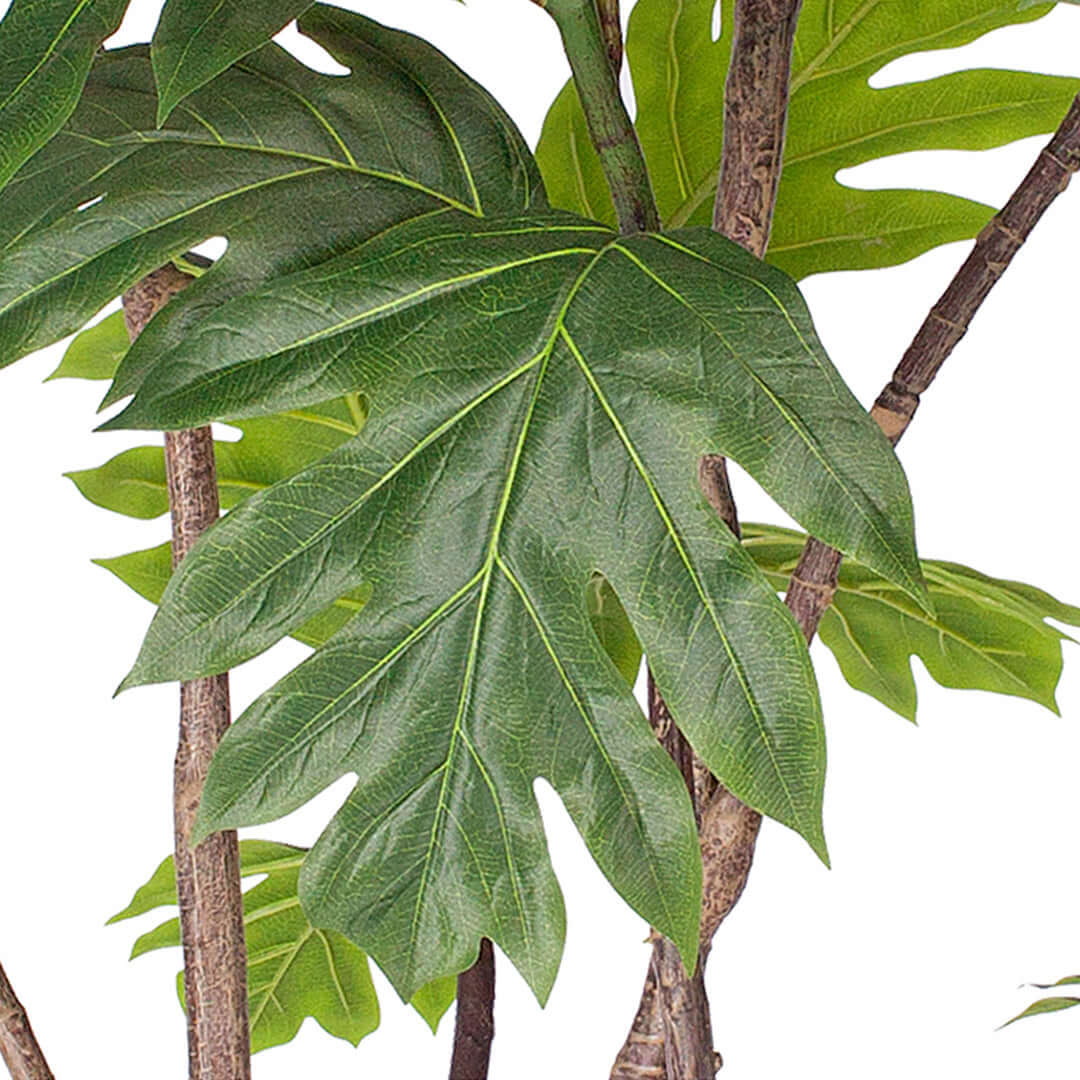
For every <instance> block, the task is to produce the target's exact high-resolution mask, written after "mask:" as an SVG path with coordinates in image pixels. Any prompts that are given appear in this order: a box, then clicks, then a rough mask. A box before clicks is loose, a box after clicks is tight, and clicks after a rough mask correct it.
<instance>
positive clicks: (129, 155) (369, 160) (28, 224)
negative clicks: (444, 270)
mask: <svg viewBox="0 0 1080 1080" xmlns="http://www.w3.org/2000/svg"><path fill="white" fill-rule="evenodd" d="M301 29H302V30H303V31H304V32H305V33H307V34H309V35H310V36H311V37H312V38H313V39H315V40H316V41H318V42H319V44H321V45H322V46H324V47H325V48H326V49H327V50H328V51H329V52H330V53H332V54H333V55H334V56H335V58H336V59H338V60H339V61H340V62H341V63H343V64H345V65H346V66H348V67H349V68H350V69H351V74H350V75H348V76H342V77H337V76H327V75H320V74H318V73H316V72H314V71H312V70H310V69H309V68H306V67H305V66H304V65H303V64H301V63H300V62H299V61H297V60H295V59H293V58H292V57H291V56H289V54H288V53H286V52H285V51H284V50H282V49H280V48H278V47H277V46H276V45H273V44H271V45H267V46H265V47H264V48H262V49H259V50H258V51H257V52H255V53H252V54H251V55H250V56H248V57H247V58H246V59H244V60H243V61H242V62H240V63H239V64H237V65H235V66H234V67H233V68H231V69H229V70H228V71H227V72H225V73H223V74H222V75H220V76H219V77H218V78H216V79H215V80H214V81H213V82H212V83H211V84H209V85H208V86H206V87H204V88H203V89H202V90H200V91H197V92H196V93H194V94H192V95H191V96H190V97H189V98H187V99H186V100H185V101H184V102H182V103H181V105H180V106H178V107H177V108H176V110H175V111H174V112H173V114H172V116H171V117H170V119H169V121H168V123H167V124H166V125H165V126H164V127H163V128H161V129H160V130H158V129H157V128H156V126H155V109H156V94H155V92H154V83H153V77H152V74H151V70H150V61H149V57H148V55H147V50H146V48H145V47H133V48H130V49H121V50H116V51H114V52H109V53H106V54H105V55H104V56H102V57H100V58H99V59H98V61H97V62H96V64H95V66H94V70H93V71H92V73H91V75H90V78H89V79H88V81H87V86H86V91H85V93H84V96H83V100H82V101H81V103H80V105H79V107H78V109H77V110H76V112H75V113H74V115H73V116H72V118H71V120H70V121H69V122H68V124H67V125H66V126H65V127H64V129H63V130H62V131H61V132H60V133H58V134H57V135H56V136H55V137H54V138H53V139H52V140H51V141H50V142H49V143H48V144H47V145H46V146H45V147H44V148H43V149H42V150H41V151H40V152H39V153H38V154H36V155H35V156H34V158H32V159H31V160H30V161H29V162H28V163H27V164H26V166H24V168H23V169H21V170H20V172H19V173H18V174H17V175H16V176H15V178H14V179H13V180H12V181H11V183H10V184H9V186H8V188H7V189H6V190H5V192H4V214H3V216H2V218H0V364H4V363H10V362H11V361H13V360H15V359H17V358H18V357H19V356H21V355H23V354H25V353H27V352H29V351H31V350H33V349H37V348H40V347H42V346H44V345H47V344H49V343H50V342H52V341H55V340H57V339H58V338H60V337H62V336H64V335H65V334H68V333H71V332H72V331H73V330H77V329H78V328H79V327H80V326H82V325H83V324H84V323H85V322H86V321H87V320H88V319H89V318H90V317H91V316H92V315H93V314H94V313H95V312H96V311H98V310H99V309H100V308H101V307H103V306H104V305H105V304H106V303H107V302H108V301H109V300H111V299H113V298H114V297H115V296H117V295H119V293H120V292H122V291H123V289H125V288H127V287H128V286H129V285H132V284H133V283H134V282H135V281H136V280H138V278H139V277H140V276H141V275H143V274H145V273H147V272H149V271H150V270H153V269H155V268H156V267H157V266H159V265H161V264H162V263H163V262H165V261H167V260H168V259H169V258H171V257H173V256H175V255H177V254H179V253H181V252H183V251H184V250H186V249H188V248H190V247H192V246H194V245H196V244H198V243H199V242H201V241H202V240H205V239H206V238H207V237H209V236H213V235H224V236H226V237H227V238H228V240H229V249H228V251H227V252H226V254H225V255H224V257H223V258H221V259H219V260H218V261H217V262H216V263H215V265H214V266H213V268H212V269H211V270H209V271H208V272H207V273H206V274H204V275H203V276H202V277H201V278H200V279H199V280H198V281H197V282H196V283H195V284H194V285H192V286H191V287H190V288H188V289H187V290H186V291H185V292H184V293H183V295H182V296H179V297H177V298H176V299H175V300H174V301H173V302H172V303H170V304H169V306H168V309H167V310H166V311H165V312H163V313H162V314H161V315H160V316H159V317H158V318H156V319H154V320H153V324H152V326H150V327H149V328H148V329H147V331H146V332H144V333H143V334H142V335H141V337H140V338H139V342H138V345H137V346H136V347H135V348H134V349H132V350H131V352H130V353H129V354H128V357H127V362H126V364H125V367H124V370H123V371H122V372H121V375H120V377H119V379H118V381H117V383H116V384H115V386H114V390H113V393H114V394H115V395H120V394H124V393H130V392H131V391H132V390H133V389H134V388H135V387H136V386H137V385H138V382H139V379H140V377H141V373H142V371H143V369H144V367H145V366H146V363H147V361H148V358H152V357H154V356H156V355H158V354H159V353H160V352H161V351H162V350H163V349H165V348H167V347H169V346H171V345H173V344H175V343H176V342H178V341H181V340H183V338H184V337H185V336H186V334H187V333H188V332H189V331H190V328H191V326H192V325H194V324H195V323H197V322H198V320H199V319H200V318H201V317H202V316H203V315H205V314H206V313H207V312H209V311H212V310H213V309H214V308H215V306H216V305H217V304H218V303H219V302H221V301H222V300H224V299H226V298H228V297H232V296H236V295H238V294H242V293H243V292H245V291H246V290H248V289H250V288H252V287H254V286H256V285H258V284H259V283H261V282H263V281H266V280H268V279H270V278H272V277H274V276H275V275H278V274H282V273H287V272H292V271H295V270H298V269H301V268H305V267H309V266H312V265H315V264H317V263H318V262H320V261H322V260H323V259H325V258H327V257H328V256H330V255H333V254H337V253H338V252H340V251H342V250H346V249H348V248H349V247H352V246H354V245H355V244H357V243H359V242H360V241H362V240H363V239H365V238H367V237H369V236H372V235H373V234H375V233H377V232H379V231H380V230H382V229H384V228H386V227H388V226H390V225H392V224H394V223H395V222H399V221H401V220H404V219H406V218H409V217H413V216H415V215H417V214H422V213H427V212H431V211H433V210H436V209H438V208H440V207H443V208H445V207H447V206H454V207H458V208H462V209H464V210H466V211H468V212H471V213H474V214H480V213H495V214H506V213H521V212H523V211H525V210H527V209H529V208H530V207H532V206H533V205H536V204H537V203H543V200H544V196H543V193H542V190H541V189H540V186H539V178H538V175H537V173H536V170H535V165H534V164H533V162H532V158H531V156H530V155H529V153H528V150H527V148H526V147H525V144H524V142H523V141H522V140H521V137H520V135H519V134H518V133H517V131H516V130H515V129H514V127H513V125H512V123H511V122H510V120H509V119H508V118H507V116H506V115H505V114H504V113H503V112H502V110H500V109H499V107H498V106H497V105H496V104H495V102H494V101H493V100H492V99H491V97H490V96H489V95H488V94H487V93H486V92H485V91H483V90H482V89H481V88H480V87H478V86H477V85H476V84H475V83H473V82H472V81H471V80H469V79H468V78H467V77H466V76H465V75H464V74H463V73H462V72H461V71H460V70H459V69H458V68H456V67H455V66H454V65H453V64H451V63H450V62H449V61H448V60H447V59H446V58H445V57H444V56H442V54H441V53H439V52H437V51H436V50H435V49H434V48H432V47H431V46H430V45H428V44H427V43H425V42H422V41H420V40H419V39H418V38H415V37H412V36H411V35H408V34H403V33H399V32H397V31H392V30H388V29H385V28H384V27H381V26H379V25H378V24H377V23H374V22H371V21H370V20H368V19H364V18H361V17H360V16H357V15H352V14H350V13H348V12H345V11H341V10H340V9H337V8H330V7H323V6H317V7H315V8H313V9H312V10H311V11H309V12H308V13H307V14H306V15H305V16H304V17H303V19H302V20H301ZM95 200H97V201H95ZM80 207H81V209H80Z"/></svg>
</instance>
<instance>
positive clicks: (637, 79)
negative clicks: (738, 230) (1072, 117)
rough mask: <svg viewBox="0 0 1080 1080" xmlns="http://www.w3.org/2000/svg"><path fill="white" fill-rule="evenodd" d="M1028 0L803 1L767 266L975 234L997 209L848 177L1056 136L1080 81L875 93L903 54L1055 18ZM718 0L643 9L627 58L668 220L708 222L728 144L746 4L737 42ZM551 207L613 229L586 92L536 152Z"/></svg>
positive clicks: (863, 259)
mask: <svg viewBox="0 0 1080 1080" xmlns="http://www.w3.org/2000/svg"><path fill="white" fill-rule="evenodd" d="M1051 7H1052V5H1048V4H1042V5H1039V6H1037V7H1035V8H1033V9H1032V10H1030V11H1024V12H1019V11H1018V10H1017V7H1016V0H990V2H988V0H927V2H920V3H918V4H910V3H906V4H902V3H886V2H883V0H805V2H804V4H803V7H802V14H801V15H800V18H799V27H798V33H797V36H796V39H795V50H794V57H793V62H792V78H791V88H792V94H791V107H790V114H789V119H788V134H787V146H786V149H785V152H784V171H783V176H782V180H781V184H780V191H779V195H778V199H777V206H776V217H775V223H774V227H773V232H772V241H771V243H770V246H769V260H770V261H771V262H774V263H775V264H776V265H777V266H780V267H782V268H783V269H784V270H786V271H788V272H789V273H791V274H793V275H794V276H795V277H803V276H805V275H806V274H810V273H820V272H822V271H826V270H848V269H862V268H865V267H877V266H890V265H892V264H894V263H898V262H903V261H904V260H906V259H910V258H913V257H914V256H916V255H918V254H920V253H922V252H923V251H926V250H927V249H929V248H931V247H934V246H935V245H937V244H944V243H947V242H948V241H952V240H962V239H966V238H967V237H970V236H974V235H975V234H976V233H977V232H978V231H979V229H981V228H982V226H983V225H985V224H986V222H987V220H988V219H989V217H990V215H991V213H992V210H991V209H990V208H989V207H986V206H983V205H981V204H979V203H974V202H971V201H969V200H967V199H962V198H958V197H956V196H953V195H946V194H942V193H940V192H934V191H914V190H909V189H894V190H885V191H864V190H858V189H855V188H850V187H847V186H845V185H844V184H841V183H839V182H838V181H837V180H836V173H837V172H838V171H839V170H841V169H846V168H850V167H852V166H855V165H860V164H862V163H864V162H867V161H872V160H875V159H878V158H882V157H886V156H888V155H891V154H899V153H902V152H904V151H909V150H930V149H959V150H980V149H986V148H988V147H993V146H999V145H1001V144H1003V143H1007V142H1010V141H1012V140H1014V139H1019V138H1023V137H1025V136H1028V135H1037V134H1040V133H1042V132H1047V131H1052V130H1053V129H1054V128H1055V127H1056V126H1057V125H1058V123H1059V122H1060V121H1061V118H1062V116H1063V115H1064V114H1065V111H1066V109H1067V108H1068V106H1069V103H1070V102H1071V100H1072V98H1073V96H1074V95H1075V94H1076V93H1077V91H1078V90H1080V80H1077V79H1066V78H1057V77H1052V76H1048V75H1038V74H1031V73H1027V72H1013V71H1000V70H973V71H962V72H958V73H955V74H950V75H943V76H941V77H938V78H933V79H927V80H925V81H922V82H918V83H907V84H903V85H900V86H892V87H887V88H882V89H872V88H871V87H870V86H869V84H868V80H869V78H870V77H871V76H872V75H874V74H875V72H877V71H880V70H881V69H882V68H883V67H884V66H885V65H886V64H888V63H890V62H891V61H893V60H895V59H898V58H899V57H902V56H905V55H908V54H910V53H914V52H921V51H923V50H927V49H944V48H954V47H957V46H960V45H965V44H967V43H968V42H969V41H973V40H974V39H975V38H977V37H979V36H980V35H982V34H984V33H986V32H988V31H990V30H994V29H997V28H999V27H1003V26H1008V25H1010V24H1014V23H1021V22H1027V21H1029V20H1031V19H1038V18H1041V17H1042V16H1043V15H1045V14H1046V13H1047V12H1048V11H1049V10H1050V8H1051ZM713 8H714V0H640V2H639V3H638V4H636V5H635V6H634V9H633V12H632V13H631V16H630V25H629V30H628V34H627V47H626V51H627V58H628V60H629V64H630V70H631V72H632V74H633V80H634V96H635V98H636V101H637V107H638V133H639V135H640V138H641V143H642V147H643V149H644V151H645V155H646V158H647V160H648V164H649V169H650V173H651V175H652V180H653V186H654V189H655V192H656V196H657V200H658V202H659V205H660V213H661V217H662V218H663V220H664V221H665V222H667V223H668V224H669V225H671V226H680V225H684V224H707V223H708V222H709V219H710V217H711V214H712V204H713V199H714V196H715V191H716V180H717V175H718V172H719V165H720V151H721V146H722V142H723V86H724V82H725V80H726V77H727V68H728V62H729V59H730V51H731V37H730V34H731V26H732V23H733V17H734V16H733V8H734V0H723V5H722V24H723V34H722V36H721V38H720V40H719V41H716V42H714V41H713V40H712V35H711V26H712V13H713ZM537 159H538V160H539V162H540V165H541V168H542V170H543V173H544V180H545V183H546V185H547V189H548V192H549V195H550V196H551V199H552V202H553V203H554V204H555V205H556V206H560V207H563V208H566V209H570V210H576V211H579V212H585V213H589V214H591V215H592V216H595V217H600V218H601V219H602V220H605V221H609V222H610V221H611V220H612V216H611V200H610V197H609V196H608V194H607V191H606V185H605V183H604V180H603V175H602V173H601V171H600V168H599V163H598V161H597V158H596V155H595V153H594V152H593V150H592V149H591V146H590V144H589V143H588V140H587V137H586V134H585V127H584V118H583V116H582V113H581V107H580V104H579V103H578V101H577V97H576V94H575V92H574V90H573V88H572V86H569V85H568V86H567V88H565V89H564V90H563V91H562V92H561V93H560V95H559V97H558V98H557V99H556V102H555V104H554V105H553V106H552V109H551V112H550V113H549V115H548V118H547V121H546V122H545V125H544V131H543V134H542V136H541V139H540V145H539V147H538V149H537Z"/></svg>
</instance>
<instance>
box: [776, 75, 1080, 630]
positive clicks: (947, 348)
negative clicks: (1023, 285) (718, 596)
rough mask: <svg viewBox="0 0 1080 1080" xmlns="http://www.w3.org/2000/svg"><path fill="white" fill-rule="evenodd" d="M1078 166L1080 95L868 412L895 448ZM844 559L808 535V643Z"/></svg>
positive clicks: (801, 572)
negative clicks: (935, 381) (933, 385)
mask: <svg viewBox="0 0 1080 1080" xmlns="http://www.w3.org/2000/svg"><path fill="white" fill-rule="evenodd" d="M1078 169H1080V96H1078V97H1077V98H1076V99H1075V100H1074V101H1073V103H1072V105H1071V106H1070V107H1069V111H1068V112H1067V113H1066V114H1065V119H1064V120H1062V122H1061V125H1060V127H1058V129H1057V131H1056V132H1055V133H1054V135H1053V137H1052V138H1051V139H1050V142H1049V143H1047V145H1046V146H1045V147H1044V148H1043V149H1042V150H1041V151H1040V153H1039V156H1038V157H1037V158H1036V159H1035V164H1034V165H1033V166H1032V167H1031V169H1030V171H1029V172H1028V174H1027V176H1025V177H1024V179H1023V180H1022V181H1021V182H1020V186H1019V187H1018V188H1017V189H1016V190H1015V191H1014V192H1013V194H1012V197H1011V198H1010V199H1009V201H1008V202H1007V203H1006V204H1005V206H1004V207H1002V209H1001V211H1000V212H999V213H998V214H996V215H995V216H994V217H993V218H992V219H991V221H990V223H989V224H988V225H987V226H986V228H984V229H983V231H982V232H981V233H979V236H978V239H977V240H976V241H975V246H974V247H973V248H972V249H971V253H970V254H969V255H968V257H967V258H966V259H965V260H964V264H963V266H961V267H960V269H959V270H958V271H957V273H956V276H955V277H954V278H953V279H952V281H951V282H950V283H949V286H948V288H947V289H946V290H945V291H944V292H943V293H942V294H941V297H940V299H939V300H938V302H937V303H936V304H934V306H933V307H932V308H931V309H930V314H929V315H927V317H926V320H925V321H924V322H923V324H922V326H920V327H919V330H918V333H916V335H915V338H914V340H913V341H912V342H911V344H910V345H909V346H908V349H907V352H905V353H904V356H903V359H901V361H900V363H899V364H898V365H897V368H896V370H895V371H894V372H893V376H892V378H891V379H890V380H889V382H888V383H886V385H885V388H884V389H883V390H882V391H881V393H880V394H879V395H878V398H877V401H876V402H875V403H874V407H873V408H872V409H871V410H870V415H871V416H872V417H873V418H874V419H875V420H876V421H877V424H878V427H879V428H881V430H882V432H883V433H884V435H885V437H886V438H887V439H888V440H889V441H890V442H891V443H892V444H893V446H895V445H896V444H897V443H898V442H899V441H900V438H901V437H902V436H903V434H904V432H905V431H907V429H908V425H909V424H910V423H911V420H912V418H913V417H914V415H915V410H916V409H917V408H918V407H919V399H920V397H921V396H922V394H923V393H925V392H926V390H927V388H928V387H929V386H930V384H931V383H932V382H933V381H934V377H935V376H936V375H937V373H938V371H940V370H941V365H942V364H944V363H945V361H946V360H947V359H948V358H949V355H950V354H951V353H952V351H953V349H954V348H956V346H957V344H958V343H959V341H960V339H961V338H962V337H963V336H964V334H966V333H967V329H968V327H969V326H970V325H971V320H972V318H973V317H974V316H975V313H976V312H977V311H978V310H979V308H980V307H981V305H982V303H983V301H984V300H985V299H986V298H987V296H989V294H990V291H991V290H992V289H993V287H994V286H995V285H996V284H997V282H998V279H999V278H1000V277H1001V275H1002V274H1003V273H1004V272H1005V270H1006V268H1007V267H1008V265H1009V263H1010V262H1012V260H1013V257H1014V256H1015V255H1016V253H1017V252H1018V251H1019V250H1020V247H1021V245H1022V244H1023V243H1024V241H1025V240H1026V239H1027V237H1028V235H1029V234H1030V232H1031V230H1032V229H1033V228H1034V227H1035V226H1036V224H1038V221H1039V219H1040V218H1041V217H1042V216H1043V214H1044V213H1045V212H1046V210H1047V208H1048V207H1049V206H1050V204H1051V203H1052V202H1053V201H1054V200H1055V199H1056V198H1057V197H1058V195H1060V194H1061V193H1062V192H1063V191H1064V190H1065V188H1066V187H1067V186H1068V184H1069V181H1070V179H1071V178H1072V174H1073V173H1074V172H1076V171H1077V170H1078ZM842 558H843V556H841V554H840V552H838V551H836V550H835V549H834V548H831V547H829V546H828V545H827V544H823V543H822V542H821V541H820V540H816V539H814V538H813V537H811V539H810V540H808V541H807V543H806V546H805V547H804V548H803V553H802V557H801V558H800V559H799V564H798V566H797V567H796V568H795V573H794V574H793V575H792V578H791V583H790V585H789V586H788V592H787V605H788V607H789V608H791V610H792V612H793V613H794V615H795V618H796V619H798V621H799V625H800V626H801V627H802V629H803V633H804V634H805V635H806V639H807V641H810V640H812V638H813V636H814V634H815V633H817V628H818V624H819V623H820V622H821V617H822V615H824V614H825V611H826V609H827V608H828V606H829V604H830V603H832V598H833V594H834V593H835V592H836V581H837V574H838V573H839V570H840V562H841V559H842Z"/></svg>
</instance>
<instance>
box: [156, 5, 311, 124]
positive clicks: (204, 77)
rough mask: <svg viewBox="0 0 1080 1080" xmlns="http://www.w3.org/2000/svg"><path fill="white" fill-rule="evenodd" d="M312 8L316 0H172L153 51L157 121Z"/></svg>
mask: <svg viewBox="0 0 1080 1080" xmlns="http://www.w3.org/2000/svg"><path fill="white" fill-rule="evenodd" d="M311 5H312V0H259V2H258V3H256V4H253V3H251V0H168V2H167V3H166V5H165V7H164V9H163V10H162V12H161V20H160V21H159V22H158V26H157V29H156V30H155V31H154V41H153V44H152V46H151V48H150V59H151V60H152V62H153V65H154V79H155V81H156V82H157V88H158V108H157V120H158V123H159V124H162V123H164V122H165V120H166V119H167V118H168V116H169V113H171V112H172V111H173V109H175V108H176V106H177V105H178V104H179V103H180V102H181V101H183V100H184V98H186V97H187V96H188V95H189V94H191V93H193V92H194V91H195V90H198V89H199V87H200V86H205V85H206V83H208V82H209V81H210V80H211V79H212V78H214V76H215V75H220V74H221V72H223V71H224V70H225V69H226V68H227V67H229V66H231V65H232V64H233V63H235V62H236V61H237V60H240V59H242V58H243V57H245V56H247V55H248V53H251V52H254V51H255V50H256V49H257V48H259V47H260V46H261V45H265V44H266V42H267V41H269V40H270V38H272V37H273V36H274V35H275V34H276V33H277V32H278V31H279V30H280V29H282V27H284V26H285V24H286V23H288V22H290V21H291V20H292V19H295V18H296V16H297V15H300V14H301V13H302V12H304V11H306V10H307V9H308V8H309V7H311Z"/></svg>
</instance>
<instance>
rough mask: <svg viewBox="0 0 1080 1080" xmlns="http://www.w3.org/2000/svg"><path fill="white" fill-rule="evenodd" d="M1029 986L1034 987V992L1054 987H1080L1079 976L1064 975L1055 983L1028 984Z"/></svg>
mask: <svg viewBox="0 0 1080 1080" xmlns="http://www.w3.org/2000/svg"><path fill="white" fill-rule="evenodd" d="M1028 985H1029V986H1034V987H1035V989H1036V990H1052V989H1053V988H1054V987H1055V986H1080V975H1066V976H1065V978H1063V979H1058V981H1057V982H1052V983H1029V984H1028Z"/></svg>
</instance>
